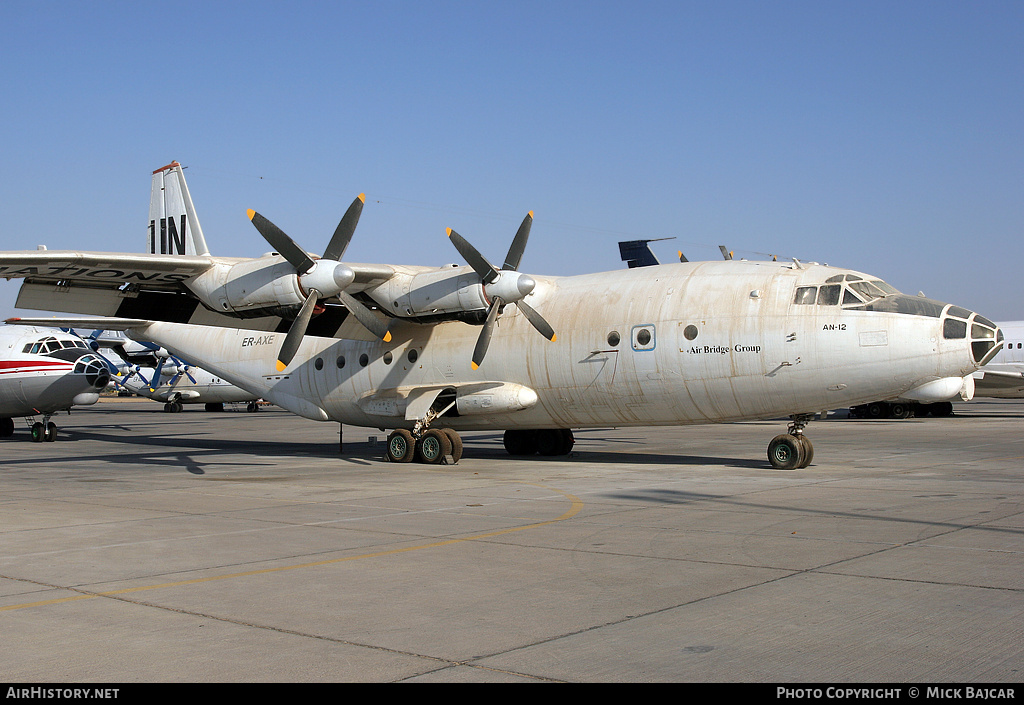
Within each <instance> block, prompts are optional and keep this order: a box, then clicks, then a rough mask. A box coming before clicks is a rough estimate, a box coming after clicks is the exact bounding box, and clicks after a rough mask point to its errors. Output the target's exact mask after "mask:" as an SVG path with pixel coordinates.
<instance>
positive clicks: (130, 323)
mask: <svg viewBox="0 0 1024 705" xmlns="http://www.w3.org/2000/svg"><path fill="white" fill-rule="evenodd" d="M175 174H176V176H178V177H180V178H181V180H182V183H183V177H182V176H181V171H180V168H177V169H176V171H175ZM183 190H184V189H183ZM363 202H364V199H363V197H362V196H360V197H359V198H357V199H356V200H355V201H353V203H352V205H351V206H350V207H349V209H348V211H347V212H346V213H345V215H344V216H343V217H342V219H341V222H340V223H339V225H338V227H337V229H336V230H335V233H334V235H333V236H332V237H331V238H330V240H329V242H328V244H327V247H326V248H325V249H324V251H323V254H322V256H319V257H317V256H315V255H310V254H309V253H307V252H306V251H305V250H304V249H303V248H301V247H299V246H298V245H297V244H296V243H295V242H294V241H293V240H292V239H291V238H290V237H288V236H287V235H286V234H285V233H284V232H283V231H281V230H280V229H279V228H277V227H276V226H275V225H273V224H272V223H271V222H270V221H269V220H267V219H266V218H264V217H262V216H260V215H259V214H257V213H255V212H253V211H250V212H249V217H250V220H251V221H252V223H253V224H254V225H255V226H256V228H257V230H258V231H259V232H260V234H261V235H262V236H263V237H264V238H265V239H266V240H267V241H268V242H269V243H270V244H271V245H272V247H273V248H274V250H275V252H273V253H270V254H267V255H264V256H262V257H258V258H253V259H238V258H225V257H215V256H212V255H211V254H210V253H209V249H208V248H207V246H206V242H205V239H204V238H203V235H202V231H201V229H200V228H199V225H198V222H197V221H196V220H195V218H194V208H191V207H190V209H189V213H188V214H186V216H187V217H186V218H185V220H184V222H183V221H181V220H180V219H179V220H178V221H177V225H176V226H175V230H176V232H177V233H179V234H180V233H181V232H183V231H184V232H186V233H187V234H186V236H185V241H184V243H183V242H182V241H181V240H179V239H175V238H168V239H166V242H168V243H169V244H173V245H174V247H175V248H176V249H179V250H181V248H183V247H184V248H185V250H182V251H189V250H191V251H194V252H195V253H196V254H194V255H190V254H184V255H165V254H161V253H150V254H145V255H137V254H116V253H97V252H71V251H27V252H4V253H0V276H3V277H8V278H11V277H20V278H24V279H25V282H24V283H23V284H22V287H21V291H20V293H19V297H18V304H17V305H18V306H19V307H20V308H30V309H38V310H47V311H63V312H68V313H78V314H92V315H103V316H108V317H111V318H107V319H105V320H102V321H100V320H87V321H81V320H79V321H74V322H73V324H74V325H76V326H80V327H81V326H90V327H102V328H106V329H112V328H118V329H123V330H126V331H128V333H129V335H130V336H131V337H133V338H136V339H142V340H149V341H153V342H155V343H158V344H160V345H163V346H164V347H166V348H167V349H168V350H171V351H173V352H174V353H176V354H180V355H183V356H184V357H186V358H188V359H189V360H192V361H194V362H195V363H196V364H198V365H199V366H201V367H203V368H205V369H208V370H210V371H212V372H215V373H216V374H219V375H221V376H223V377H224V378H225V379H227V380H228V381H230V382H232V383H234V384H237V385H239V386H243V387H246V388H248V389H250V390H251V391H253V392H254V393H258V394H259V395H260V396H261V397H262V398H264V399H266V400H267V401H270V402H272V403H275V404H278V405H280V406H282V407H284V408H286V409H289V410H291V411H293V412H295V413H297V414H299V415H302V416H305V417H307V418H310V419H315V420H319V421H335V422H341V423H347V424H352V425H357V426H367V427H379V428H392V429H395V430H394V431H393V432H392V433H391V434H390V435H389V437H388V456H389V457H390V458H391V459H392V460H394V461H407V460H410V459H411V458H412V457H413V456H414V454H415V455H416V457H418V458H419V459H420V460H422V461H424V462H438V461H440V460H442V459H443V458H449V457H450V458H453V459H457V458H458V456H459V455H460V454H461V441H460V440H459V436H458V430H471V429H488V430H501V429H504V430H505V447H506V448H507V449H508V450H509V451H510V452H511V453H514V454H519V453H534V452H541V453H544V454H552V455H554V454H565V453H567V452H568V451H569V450H570V449H571V448H572V445H573V435H572V432H571V429H574V428H586V427H601V426H627V425H635V426H646V425H675V424H703V423H718V422H726V421H739V420H744V419H763V418H776V417H780V416H789V417H790V418H791V423H790V426H789V429H788V433H786V434H780V435H778V436H776V437H775V438H774V439H772V441H771V443H770V444H769V446H768V458H769V460H770V462H771V463H772V465H773V466H775V467H781V468H793V467H805V466H806V465H807V464H808V463H810V461H811V458H812V457H813V447H812V446H811V443H810V441H809V440H807V439H806V437H805V436H804V433H803V431H804V428H805V426H806V424H807V423H808V421H809V419H810V418H811V417H812V415H813V414H815V413H816V412H818V411H819V410H822V409H833V408H837V407H839V406H850V405H853V404H857V403H863V402H866V401H869V400H871V399H879V398H894V397H897V396H900V395H903V394H905V393H908V392H911V391H914V392H915V393H916V394H918V395H919V396H921V397H926V396H927V395H928V394H929V393H930V391H931V390H933V389H935V388H937V387H942V385H943V384H944V380H948V379H950V378H956V379H961V378H963V377H964V376H965V375H968V374H970V373H972V372H973V371H974V370H976V369H978V368H979V367H980V365H981V364H983V363H984V362H987V361H988V360H989V359H991V357H992V356H993V355H995V353H996V352H997V351H998V349H999V347H1000V345H1001V344H1002V342H1001V341H1002V335H1001V333H1000V332H999V331H998V330H997V328H996V326H995V325H994V324H993V323H992V322H990V321H988V320H987V319H985V318H983V317H981V316H979V315H977V314H974V313H972V312H970V311H966V310H964V309H961V308H958V307H955V306H949V305H947V304H944V303H941V302H938V301H933V300H930V299H925V298H921V297H916V296H907V295H904V294H901V293H899V292H898V291H897V290H896V289H894V288H893V287H891V286H889V285H888V284H886V283H884V282H882V281H880V280H878V279H877V278H875V277H871V276H869V275H867V274H863V273H859V272H854V271H850V270H846V269H840V268H836V267H829V266H823V265H818V264H813V263H802V262H800V261H797V260H793V261H791V262H789V263H783V262H754V261H742V260H733V259H727V260H723V261H718V262H679V263H673V264H665V265H659V266H656V267H644V268H639V269H627V270H619V271H612V272H603V273H600V274H588V275H582V276H569V277H554V276H551V277H541V276H530V275H527V274H523V273H520V272H519V271H518V270H519V265H520V261H521V259H522V256H523V253H524V250H525V247H526V240H527V236H528V234H529V231H530V227H531V224H532V221H533V217H532V214H530V215H528V216H527V217H526V218H525V219H524V220H523V223H522V225H521V226H520V228H519V231H518V233H517V234H516V236H515V238H514V239H513V242H512V245H511V247H510V248H509V251H508V254H507V255H506V257H505V260H504V264H503V265H502V266H501V268H500V269H499V268H497V267H495V266H493V265H492V264H491V263H490V262H489V261H488V260H486V259H485V258H484V256H483V255H481V254H480V253H479V252H478V251H477V250H476V248H474V247H473V246H472V245H470V244H469V243H468V242H467V241H466V240H465V239H463V238H462V237H461V236H459V235H458V234H457V233H455V232H454V231H452V230H450V229H449V231H448V236H449V239H450V241H451V243H452V244H453V245H454V246H455V248H456V249H457V250H458V252H459V253H460V254H461V255H462V257H463V258H464V259H465V260H466V261H467V262H468V263H469V266H468V267H467V266H457V265H454V264H448V265H444V266H441V267H422V266H409V265H398V264H356V263H350V262H348V263H347V262H342V260H343V259H344V253H345V249H346V247H347V246H348V243H349V241H350V239H351V237H352V235H353V232H354V230H355V227H356V222H357V221H358V218H359V215H360V213H361V211H362V207H363ZM154 319H156V320H154ZM22 322H31V319H22ZM69 324H71V323H69ZM556 331H557V339H556Z"/></svg>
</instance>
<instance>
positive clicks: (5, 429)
mask: <svg viewBox="0 0 1024 705" xmlns="http://www.w3.org/2000/svg"><path fill="white" fill-rule="evenodd" d="M50 416H51V414H46V415H44V416H43V420H42V421H35V422H31V423H30V425H29V431H31V433H32V436H31V437H32V442H33V443H46V442H50V443H52V442H53V441H55V440H57V424H55V423H53V422H52V421H50ZM13 435H14V419H10V418H4V419H0V438H10V437H11V436H13Z"/></svg>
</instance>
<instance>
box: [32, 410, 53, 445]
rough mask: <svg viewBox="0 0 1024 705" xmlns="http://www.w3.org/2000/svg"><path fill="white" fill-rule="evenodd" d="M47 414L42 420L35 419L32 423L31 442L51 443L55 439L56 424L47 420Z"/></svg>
mask: <svg viewBox="0 0 1024 705" xmlns="http://www.w3.org/2000/svg"><path fill="white" fill-rule="evenodd" d="M49 418H50V417H49V416H47V417H46V418H45V419H43V420H42V421H36V422H35V423H34V424H32V442H33V443H43V442H44V441H45V442H47V443H52V442H53V441H55V440H57V424H55V423H53V422H52V421H50V420H49Z"/></svg>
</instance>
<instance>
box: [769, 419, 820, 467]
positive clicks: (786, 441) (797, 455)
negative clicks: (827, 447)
mask: <svg viewBox="0 0 1024 705" xmlns="http://www.w3.org/2000/svg"><path fill="white" fill-rule="evenodd" d="M791 418H792V419H793V423H791V424H790V425H789V429H788V431H789V432H788V433H784V434H782V435H779V436H776V437H775V438H773V439H772V440H771V443H769V444H768V462H769V463H771V464H772V467H773V468H776V469H778V470H796V469H799V468H805V467H807V466H808V465H810V464H811V460H813V459H814V446H813V445H812V444H811V439H809V438H807V436H805V435H804V428H805V427H806V426H807V422H808V421H810V418H811V417H810V416H808V415H806V414H795V415H794V416H792V417H791Z"/></svg>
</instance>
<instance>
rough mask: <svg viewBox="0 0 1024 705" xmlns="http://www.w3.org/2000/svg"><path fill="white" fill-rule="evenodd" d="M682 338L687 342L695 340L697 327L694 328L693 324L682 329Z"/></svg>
mask: <svg viewBox="0 0 1024 705" xmlns="http://www.w3.org/2000/svg"><path fill="white" fill-rule="evenodd" d="M683 336H684V337H685V338H686V339H687V340H693V339H694V338H696V337H697V326H695V325H693V324H690V325H688V326H686V328H683Z"/></svg>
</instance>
